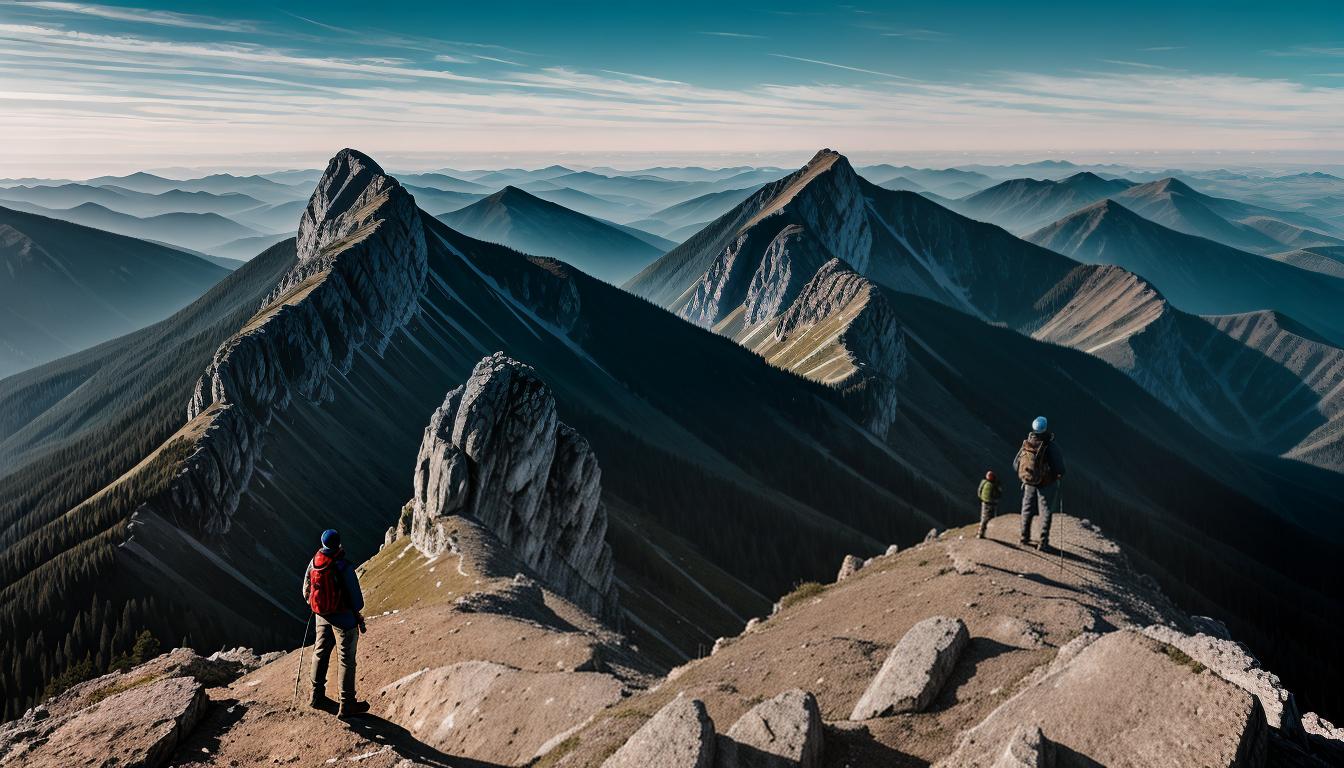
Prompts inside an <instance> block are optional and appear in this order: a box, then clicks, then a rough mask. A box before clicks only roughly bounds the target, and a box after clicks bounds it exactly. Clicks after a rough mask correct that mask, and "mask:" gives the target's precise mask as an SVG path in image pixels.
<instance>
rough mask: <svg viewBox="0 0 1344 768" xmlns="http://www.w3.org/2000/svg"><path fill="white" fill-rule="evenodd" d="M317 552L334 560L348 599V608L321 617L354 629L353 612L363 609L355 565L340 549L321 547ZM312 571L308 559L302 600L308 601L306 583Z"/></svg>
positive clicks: (310, 561)
mask: <svg viewBox="0 0 1344 768" xmlns="http://www.w3.org/2000/svg"><path fill="white" fill-rule="evenodd" d="M318 552H319V553H321V554H323V555H325V556H327V557H330V558H332V559H333V560H334V561H335V568H336V570H337V571H338V572H339V573H340V574H341V581H342V583H343V584H344V586H345V594H346V597H347V599H348V601H349V605H350V610H348V611H338V612H335V613H324V614H322V618H324V619H326V620H327V621H328V622H330V623H331V624H333V625H335V626H338V627H340V628H341V629H354V628H355V625H357V624H358V623H359V620H358V619H357V618H356V616H355V614H357V613H359V612H360V611H362V610H364V593H363V592H362V591H361V590H360V588H359V576H358V575H356V573H355V566H353V565H351V564H350V562H349V561H348V560H346V559H345V551H344V550H340V549H336V550H333V549H327V548H326V547H322V548H321V549H319V550H318ZM312 572H313V561H312V560H309V561H308V567H307V568H305V569H304V571H303V600H304V602H307V601H308V583H309V578H310V575H311V574H312Z"/></svg>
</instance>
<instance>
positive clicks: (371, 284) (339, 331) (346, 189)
mask: <svg viewBox="0 0 1344 768" xmlns="http://www.w3.org/2000/svg"><path fill="white" fill-rule="evenodd" d="M427 253H428V252H427V249H426V246H425V236H424V231H423V229H422V227H421V223H420V214H419V211H418V210H417V208H416V205H415V199H414V198H413V197H411V194H410V193H409V192H407V191H406V190H405V189H404V188H403V187H402V186H401V185H400V184H398V183H397V181H396V180H395V179H393V178H391V177H390V176H387V175H385V174H384V173H383V172H382V169H381V168H379V167H378V164H377V163H375V162H373V160H371V159H369V158H368V157H366V156H364V155H362V154H360V153H359V152H356V151H354V150H351V149H344V150H341V152H340V153H338V154H337V155H336V156H335V157H334V158H332V160H331V162H330V163H329V164H328V165H327V169H326V172H325V173H324V174H323V175H322V178H321V179H320V180H319V181H318V184H317V188H316V190H315V191H314V192H313V196H312V198H311V200H310V201H309V203H308V208H307V209H306V210H305V211H304V214H303V219H302V221H301V222H300V224H299V234H298V263H297V264H295V266H294V267H293V268H292V269H291V270H290V272H289V273H288V274H287V275H286V276H285V277H284V278H282V279H281V280H280V282H279V284H278V285H277V287H276V288H275V290H274V291H273V292H272V294H271V296H269V297H268V298H267V300H266V302H265V303H264V305H263V306H262V307H261V308H260V311H259V312H258V314H257V316H256V317H255V318H253V319H252V320H251V321H250V322H249V323H248V324H247V326H245V327H244V328H243V329H242V330H240V331H239V332H238V333H236V334H235V335H234V336H232V337H231V338H229V339H228V340H226V341H225V342H224V343H223V344H221V345H220V347H219V349H218V350H217V351H216V352H215V355H214V358H213V359H212V360H211V362H210V364H209V365H208V366H207V367H206V370H205V372H204V373H203V374H202V375H201V377H200V379H199V380H198V381H197V382H196V387H195V392H194V393H193V395H192V398H191V402H190V403H189V404H188V405H187V418H188V419H189V420H195V419H200V422H199V423H197V424H195V425H193V426H194V427H197V429H194V430H193V434H194V437H192V438H191V440H192V444H191V447H190V449H189V453H188V456H187V458H186V460H185V462H184V468H183V471H182V472H181V473H179V475H178V476H177V477H176V478H174V480H173V481H172V483H171V484H170V487H169V489H168V491H167V493H166V494H165V497H166V498H163V499H159V500H156V501H155V502H153V503H152V504H153V505H163V506H166V507H168V509H165V510H162V511H163V512H164V513H165V516H166V517H169V518H170V519H195V520H197V521H198V528H199V530H200V531H202V532H204V533H224V532H227V531H228V530H229V528H230V526H231V519H232V516H233V513H234V511H235V510H236V509H237V506H238V499H239V497H240V496H241V494H242V493H243V492H244V491H245V490H246V488H247V486H248V483H249V482H250V480H251V477H252V468H253V465H254V463H255V462H256V460H257V456H258V455H259V453H260V450H261V443H262V440H263V438H264V436H265V433H266V429H267V427H268V426H269V424H270V422H271V419H272V418H273V417H274V416H275V415H276V414H278V413H281V412H283V411H284V410H285V409H286V408H287V407H288V406H289V403H290V400H291V398H292V397H294V396H295V395H297V396H299V397H303V398H305V399H308V400H311V401H314V402H320V401H321V400H323V399H324V398H326V397H328V396H329V389H328V385H327V380H328V376H330V375H331V374H333V373H344V372H346V371H348V370H349V369H350V365H351V364H352V362H353V360H354V355H355V352H356V351H357V350H358V349H360V348H361V347H363V346H365V345H368V346H370V347H371V348H372V349H373V350H374V351H375V352H378V353H381V352H382V350H383V349H384V348H385V347H386V345H387V343H388V341H389V340H390V339H391V338H392V336H393V334H395V333H396V332H397V330H399V329H400V328H401V327H402V326H403V325H405V324H406V322H407V321H408V320H409V319H410V318H411V317H413V316H414V314H415V312H416V311H417V308H418V302H419V298H420V295H421V293H422V292H423V290H424V284H425V275H426V271H427V265H426V258H427Z"/></svg>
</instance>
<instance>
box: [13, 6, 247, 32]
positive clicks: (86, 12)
mask: <svg viewBox="0 0 1344 768" xmlns="http://www.w3.org/2000/svg"><path fill="white" fill-rule="evenodd" d="M14 5H15V6H17V7H20V8H28V9H33V10H43V11H55V12H56V13H61V14H73V15H78V16H92V17H95V18H99V19H107V20H109V21H125V22H132V23H136V24H152V25H155V26H161V27H177V28H181V29H208V30H214V31H218V32H254V31H256V29H257V26H256V24H254V23H252V22H248V21H236V20H226V19H219V18H215V17H212V16H197V15H195V14H189V13H175V12H173V11H158V10H149V9H147V8H129V7H125V6H116V5H98V4H94V3H72V2H61V1H60V0H14Z"/></svg>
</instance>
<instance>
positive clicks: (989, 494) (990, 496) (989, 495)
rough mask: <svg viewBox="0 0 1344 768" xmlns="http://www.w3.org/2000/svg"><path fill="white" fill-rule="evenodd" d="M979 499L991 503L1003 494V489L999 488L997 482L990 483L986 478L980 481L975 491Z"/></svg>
mask: <svg viewBox="0 0 1344 768" xmlns="http://www.w3.org/2000/svg"><path fill="white" fill-rule="evenodd" d="M976 495H977V496H979V497H980V500H981V501H983V502H986V503H988V504H993V503H994V502H996V501H998V500H999V497H1000V496H1002V495H1003V490H1002V489H1001V488H999V484H998V483H991V482H990V481H988V480H981V481H980V490H979V491H978V492H977V493H976Z"/></svg>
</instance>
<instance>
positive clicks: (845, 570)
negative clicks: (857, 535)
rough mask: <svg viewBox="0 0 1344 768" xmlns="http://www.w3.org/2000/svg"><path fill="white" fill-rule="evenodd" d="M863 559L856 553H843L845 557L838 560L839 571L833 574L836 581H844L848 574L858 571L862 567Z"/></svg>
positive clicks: (851, 574)
mask: <svg viewBox="0 0 1344 768" xmlns="http://www.w3.org/2000/svg"><path fill="white" fill-rule="evenodd" d="M863 565H864V563H863V561H862V560H860V559H859V556H858V555H845V559H844V560H841V561H840V571H839V572H838V573H836V574H835V580H836V581H844V580H845V579H848V578H849V577H850V576H853V575H854V574H856V573H858V572H859V570H860V569H862V568H863Z"/></svg>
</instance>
